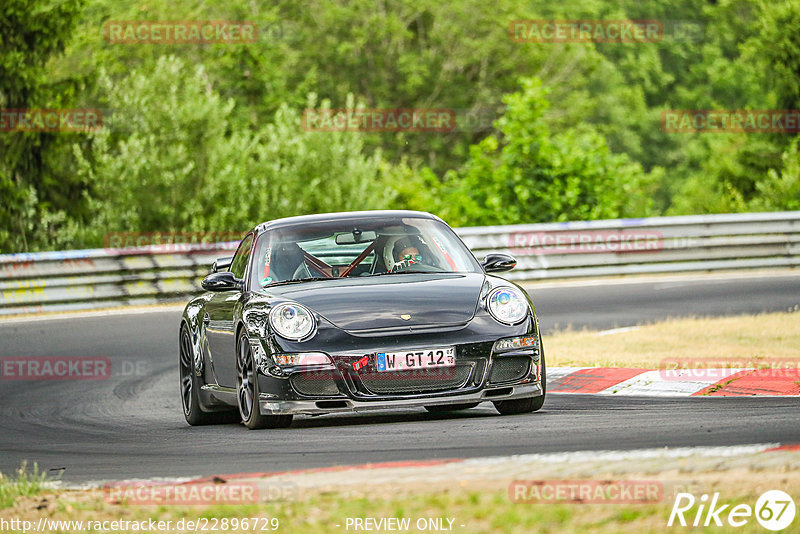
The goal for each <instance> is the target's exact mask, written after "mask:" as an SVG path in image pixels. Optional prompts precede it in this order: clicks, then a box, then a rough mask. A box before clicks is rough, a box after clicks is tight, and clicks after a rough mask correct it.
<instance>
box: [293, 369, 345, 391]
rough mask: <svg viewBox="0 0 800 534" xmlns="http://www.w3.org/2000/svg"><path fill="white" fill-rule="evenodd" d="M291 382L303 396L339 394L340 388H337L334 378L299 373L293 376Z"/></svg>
mask: <svg viewBox="0 0 800 534" xmlns="http://www.w3.org/2000/svg"><path fill="white" fill-rule="evenodd" d="M289 380H290V381H291V382H292V387H294V389H295V390H296V391H297V392H298V393H301V394H303V395H310V396H321V395H338V394H339V388H338V387H336V382H334V380H333V378H327V377H321V376H315V375H308V374H305V373H298V374H294V375H292V377H291V378H290V379H289Z"/></svg>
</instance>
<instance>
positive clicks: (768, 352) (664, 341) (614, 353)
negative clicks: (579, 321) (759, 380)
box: [544, 313, 800, 369]
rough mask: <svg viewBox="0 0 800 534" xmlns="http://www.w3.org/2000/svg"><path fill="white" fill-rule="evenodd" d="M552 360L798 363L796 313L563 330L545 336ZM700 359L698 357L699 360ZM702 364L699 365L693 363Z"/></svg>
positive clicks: (651, 364)
mask: <svg viewBox="0 0 800 534" xmlns="http://www.w3.org/2000/svg"><path fill="white" fill-rule="evenodd" d="M544 344H545V351H546V354H547V364H548V365H550V366H589V367H642V368H650V369H655V368H658V367H659V366H661V367H663V366H664V364H665V362H675V361H676V360H678V361H681V362H683V361H687V360H691V361H692V362H694V360H706V361H708V362H709V366H710V367H714V366H717V367H720V365H717V364H718V363H719V362H723V361H724V362H730V365H728V366H729V367H733V366H735V365H734V362H738V361H741V362H742V363H749V364H750V365H758V364H759V363H762V364H764V363H765V362H766V361H767V360H770V361H771V360H779V361H780V362H782V363H783V364H784V366H788V367H794V368H797V367H798V366H800V313H766V314H761V315H742V316H735V317H716V318H704V319H700V318H690V319H673V320H669V321H664V322H661V323H655V324H649V325H642V326H639V327H636V328H635V329H631V330H620V331H619V332H608V331H606V332H597V331H572V330H566V331H562V332H557V333H555V334H551V335H547V336H544ZM698 363H702V362H698ZM697 366H698V367H701V365H697Z"/></svg>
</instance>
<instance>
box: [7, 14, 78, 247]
mask: <svg viewBox="0 0 800 534" xmlns="http://www.w3.org/2000/svg"><path fill="white" fill-rule="evenodd" d="M80 7H81V2H80V0H63V1H58V2H53V1H50V0H4V1H3V2H2V4H0V109H16V110H23V109H31V108H48V107H56V108H60V107H69V106H70V104H71V103H72V102H73V95H74V92H75V86H76V83H75V80H71V79H68V78H67V79H59V78H53V77H52V76H51V75H50V73H49V71H48V68H47V65H48V61H50V60H52V59H53V58H55V57H56V56H57V55H58V54H59V53H60V52H61V51H62V50H63V49H64V45H65V43H66V41H67V40H68V39H69V38H70V37H71V35H72V32H73V29H74V27H75V25H76V22H77V19H78V16H79V14H80ZM75 135H79V134H65V133H59V132H22V131H5V132H0V251H2V252H13V251H18V250H30V249H36V248H41V247H48V246H53V245H55V244H60V243H59V241H58V229H59V227H60V226H62V225H63V224H64V223H65V222H66V221H67V219H68V218H69V216H70V214H76V215H80V214H81V210H82V206H81V205H80V203H81V198H82V194H81V190H82V189H83V188H84V187H85V184H81V183H79V182H76V181H75V180H74V179H73V177H72V175H71V173H70V172H69V168H68V167H69V160H68V158H67V159H66V160H65V156H64V154H65V153H67V154H68V150H69V146H70V145H71V143H72V141H73V140H72V139H71V138H72V137H74V136H75Z"/></svg>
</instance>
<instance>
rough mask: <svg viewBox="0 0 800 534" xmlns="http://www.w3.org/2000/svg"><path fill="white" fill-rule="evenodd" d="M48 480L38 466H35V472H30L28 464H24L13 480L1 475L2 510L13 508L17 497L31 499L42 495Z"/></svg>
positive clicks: (0, 506)
mask: <svg viewBox="0 0 800 534" xmlns="http://www.w3.org/2000/svg"><path fill="white" fill-rule="evenodd" d="M46 478H47V475H46V474H44V473H39V468H38V466H37V465H36V464H33V470H32V471H31V472H28V466H27V464H25V463H23V464H22V465H21V466H20V468H19V469H18V470H17V473H16V477H13V478H12V477H7V476H5V475H3V473H0V510H3V509H6V508H9V507H11V506H12V505H13V504H14V501H15V500H16V499H17V497H20V496H26V497H31V496H33V495H38V494H39V493H41V492H42V491H43V490H44V489H45V488H44V482H45V479H46Z"/></svg>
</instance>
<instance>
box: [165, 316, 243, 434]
mask: <svg viewBox="0 0 800 534" xmlns="http://www.w3.org/2000/svg"><path fill="white" fill-rule="evenodd" d="M178 345H179V347H178V348H179V350H180V357H179V365H178V367H179V372H180V392H181V405H182V406H183V416H184V417H185V418H186V422H187V423H189V424H190V425H192V426H201V425H218V424H223V423H236V422H238V421H239V417H238V415H239V414H237V413H236V412H235V411H225V412H207V411H205V410H203V408H202V406H201V405H200V396H199V391H200V386H201V385H202V384H201V382H200V377H199V376H198V375H197V368H196V367H195V360H194V350H193V349H192V340H191V337H190V336H189V330H188V329H187V328H186V325H181V333H180V337H179V339H178Z"/></svg>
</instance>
